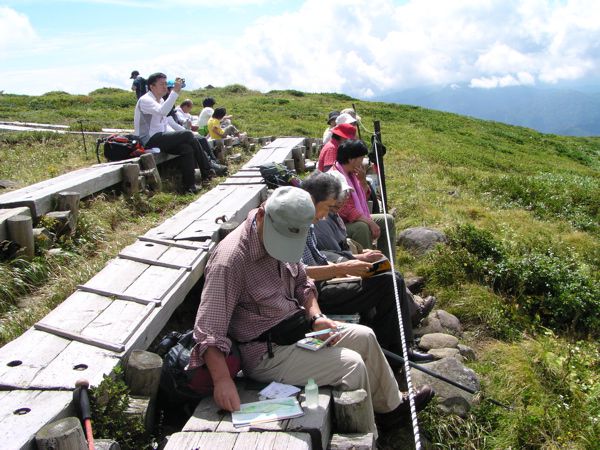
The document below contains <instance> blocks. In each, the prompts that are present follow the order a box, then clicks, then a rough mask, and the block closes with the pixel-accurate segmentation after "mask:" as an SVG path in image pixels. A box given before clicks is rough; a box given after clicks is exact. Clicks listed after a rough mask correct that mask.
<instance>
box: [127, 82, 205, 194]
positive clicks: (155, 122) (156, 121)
mask: <svg viewBox="0 0 600 450" xmlns="http://www.w3.org/2000/svg"><path fill="white" fill-rule="evenodd" d="M184 85H185V81H184V80H183V79H182V78H176V79H175V86H174V87H173V89H172V90H171V92H170V94H169V95H168V97H167V98H166V100H165V99H163V96H164V95H165V94H167V92H168V89H167V76H166V75H165V74H164V73H160V72H157V73H153V74H152V75H150V76H149V77H148V89H149V91H148V92H147V93H146V94H144V95H143V96H142V97H140V99H139V100H138V102H137V104H136V106H135V113H134V119H133V122H134V126H135V134H136V135H138V136H139V137H140V139H141V141H142V144H143V145H144V147H146V148H153V147H158V148H160V150H161V151H163V152H165V153H170V154H173V155H179V156H180V157H179V167H180V170H181V175H182V178H183V191H184V192H185V193H193V194H195V193H196V192H198V187H197V186H196V184H195V180H194V169H195V158H194V152H195V151H200V152H201V151H202V149H201V148H200V144H199V143H198V141H197V140H196V139H195V137H194V133H192V132H191V131H189V130H185V131H168V127H167V116H168V115H169V113H170V112H171V109H172V108H173V105H174V104H175V101H176V100H177V97H178V96H179V92H181V89H182V87H183V86H184ZM200 172H201V174H202V180H203V183H205V182H208V181H210V179H211V172H210V170H207V169H206V168H205V167H200Z"/></svg>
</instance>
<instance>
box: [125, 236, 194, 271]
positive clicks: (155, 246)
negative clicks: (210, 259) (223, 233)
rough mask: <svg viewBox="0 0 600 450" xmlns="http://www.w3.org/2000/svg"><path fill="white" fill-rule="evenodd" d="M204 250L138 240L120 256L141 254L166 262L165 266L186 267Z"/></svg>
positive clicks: (144, 256)
mask: <svg viewBox="0 0 600 450" xmlns="http://www.w3.org/2000/svg"><path fill="white" fill-rule="evenodd" d="M203 251H204V250H203V249H201V248H191V249H190V248H181V247H172V246H170V245H168V244H165V243H160V244H159V243H155V242H144V241H137V242H135V243H134V244H132V245H129V246H127V247H125V248H124V249H123V250H122V251H121V252H120V253H119V256H120V257H123V256H133V257H137V256H141V257H142V258H146V259H148V260H156V261H159V262H160V263H166V264H167V265H165V266H164V267H174V268H178V267H185V268H191V265H192V264H193V263H194V261H195V260H196V259H198V256H199V255H200V254H201V253H202V252H203Z"/></svg>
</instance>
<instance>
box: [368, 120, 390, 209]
mask: <svg viewBox="0 0 600 450" xmlns="http://www.w3.org/2000/svg"><path fill="white" fill-rule="evenodd" d="M373 127H374V129H375V132H374V134H373V142H372V145H373V147H374V148H375V149H376V150H377V151H375V158H376V162H377V168H378V170H379V184H380V185H381V197H382V200H383V202H384V203H385V204H386V205H387V204H388V201H387V189H386V187H385V166H384V165H383V155H384V154H385V151H383V148H384V147H383V144H382V143H381V124H380V123H379V120H375V121H374V122H373Z"/></svg>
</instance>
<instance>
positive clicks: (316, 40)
mask: <svg viewBox="0 0 600 450" xmlns="http://www.w3.org/2000/svg"><path fill="white" fill-rule="evenodd" d="M132 70H138V71H139V72H140V73H141V74H142V75H144V76H147V75H149V74H150V73H153V72H164V73H166V74H167V76H168V77H169V78H175V77H176V76H181V77H184V78H185V79H186V83H187V89H198V88H202V87H204V86H206V85H208V84H211V85H213V86H225V85H229V84H234V83H239V84H243V85H244V86H246V87H248V88H250V89H256V90H259V91H262V92H267V91H270V90H274V89H297V90H301V91H305V92H339V93H345V94H348V95H352V96H354V97H358V98H362V99H369V98H372V97H374V96H377V95H380V94H383V93H387V92H397V91H402V90H404V89H408V88H415V87H420V86H431V85H446V86H453V85H456V86H459V85H460V86H463V87H471V88H477V89H498V88H501V87H505V86H518V85H524V86H538V87H547V86H550V87H551V86H559V85H561V83H584V84H600V1H598V0H402V1H400V0H227V1H215V0H147V1H142V0H57V1H51V0H43V1H40V0H18V1H17V0H15V1H11V0H9V1H3V0H0V91H4V92H5V93H11V94H28V95H40V94H43V93H45V92H49V91H66V92H69V93H72V94H87V93H89V92H91V91H93V90H95V89H98V88H101V87H116V88H123V89H129V88H130V87H131V80H130V79H129V75H130V73H131V71H132Z"/></svg>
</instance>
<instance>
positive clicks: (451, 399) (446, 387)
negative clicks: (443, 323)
mask: <svg viewBox="0 0 600 450" xmlns="http://www.w3.org/2000/svg"><path fill="white" fill-rule="evenodd" d="M423 366H424V367H426V368H427V369H429V370H430V371H432V372H434V373H437V374H439V375H443V376H444V377H446V378H448V379H450V380H452V381H455V382H457V383H460V384H461V385H463V386H466V387H467V388H469V389H471V390H474V391H479V389H480V383H479V378H478V377H477V374H476V373H475V372H474V371H473V370H471V369H469V368H468V367H465V366H464V365H463V364H462V363H461V362H459V361H458V360H456V358H443V359H440V360H439V361H433V362H430V363H427V364H423ZM411 376H412V381H413V384H414V385H415V386H423V385H424V384H429V385H430V386H431V387H432V388H433V389H434V390H435V393H436V397H435V399H434V400H436V399H437V405H438V408H439V409H441V410H442V411H443V412H445V413H450V414H456V415H459V416H460V417H466V415H467V413H468V411H469V409H470V408H471V406H472V405H474V404H475V403H476V402H477V401H478V399H477V396H476V395H474V394H471V393H469V392H467V391H464V390H462V389H460V388H457V387H455V386H452V385H451V384H449V383H446V382H445V381H442V380H439V379H437V378H435V377H432V376H430V375H427V374H425V373H423V372H420V371H418V370H414V369H413V370H411Z"/></svg>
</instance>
